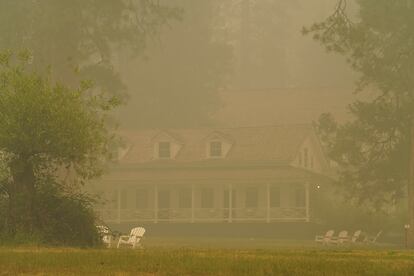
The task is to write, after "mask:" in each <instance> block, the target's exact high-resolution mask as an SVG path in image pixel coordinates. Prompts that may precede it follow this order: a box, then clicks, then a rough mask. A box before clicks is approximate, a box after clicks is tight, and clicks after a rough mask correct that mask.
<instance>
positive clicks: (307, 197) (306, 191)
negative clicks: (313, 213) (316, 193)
mask: <svg viewBox="0 0 414 276" xmlns="http://www.w3.org/2000/svg"><path fill="white" fill-rule="evenodd" d="M305 204H306V222H309V220H310V212H309V182H306V183H305Z"/></svg>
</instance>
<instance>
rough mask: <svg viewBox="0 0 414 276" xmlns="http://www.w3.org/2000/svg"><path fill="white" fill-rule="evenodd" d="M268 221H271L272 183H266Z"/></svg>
mask: <svg viewBox="0 0 414 276" xmlns="http://www.w3.org/2000/svg"><path fill="white" fill-rule="evenodd" d="M266 222H267V223H269V222H270V184H269V183H266Z"/></svg>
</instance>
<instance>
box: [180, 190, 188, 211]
mask: <svg viewBox="0 0 414 276" xmlns="http://www.w3.org/2000/svg"><path fill="white" fill-rule="evenodd" d="M178 208H191V190H190V189H181V190H179V191H178Z"/></svg>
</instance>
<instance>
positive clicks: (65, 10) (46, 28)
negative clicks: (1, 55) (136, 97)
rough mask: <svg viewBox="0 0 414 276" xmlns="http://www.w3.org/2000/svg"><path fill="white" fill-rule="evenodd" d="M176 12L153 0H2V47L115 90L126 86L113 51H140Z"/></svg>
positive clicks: (61, 75)
mask: <svg viewBox="0 0 414 276" xmlns="http://www.w3.org/2000/svg"><path fill="white" fill-rule="evenodd" d="M179 13H180V11H179V10H177V9H176V8H172V7H168V6H162V5H160V4H159V3H158V1H155V0H120V1H113V0H70V1H67V0H37V1H32V0H19V1H15V0H3V1H0V49H3V50H4V49H14V50H16V49H17V50H21V49H30V50H31V51H32V52H33V55H34V57H35V58H34V60H33V64H34V65H36V66H37V68H44V67H45V66H51V68H52V70H53V73H54V77H55V78H58V79H60V80H63V81H65V82H68V81H70V82H74V80H73V79H72V77H73V74H72V71H73V70H80V72H81V73H82V76H83V77H85V78H89V79H94V80H95V81H96V82H97V85H98V86H100V87H101V88H104V89H105V90H106V91H108V92H110V93H112V94H114V93H118V95H119V94H120V93H122V92H125V91H124V85H123V84H122V82H121V81H120V79H119V76H118V74H117V72H115V71H114V69H113V57H114V56H115V55H116V52H117V51H120V49H121V50H123V49H129V50H131V51H132V52H134V53H135V54H136V53H142V50H143V49H144V47H145V44H146V41H148V39H149V38H151V37H153V36H154V35H155V34H156V33H157V32H158V30H159V27H160V26H162V25H164V24H165V23H166V22H167V21H168V20H170V19H172V18H177V16H178V15H179Z"/></svg>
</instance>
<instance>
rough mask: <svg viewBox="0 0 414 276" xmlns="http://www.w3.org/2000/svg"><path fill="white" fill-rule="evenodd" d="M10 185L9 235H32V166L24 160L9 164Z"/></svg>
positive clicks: (33, 190)
mask: <svg viewBox="0 0 414 276" xmlns="http://www.w3.org/2000/svg"><path fill="white" fill-rule="evenodd" d="M11 173H12V177H13V180H12V183H11V189H10V194H9V196H10V197H9V213H8V220H7V224H8V229H9V231H10V232H11V234H16V233H23V234H27V235H30V234H31V233H33V228H34V223H35V218H34V207H35V206H34V199H35V177H34V171H33V165H32V164H31V163H30V162H29V161H28V160H25V159H23V158H22V159H19V160H16V161H14V162H13V163H12V164H11Z"/></svg>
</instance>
